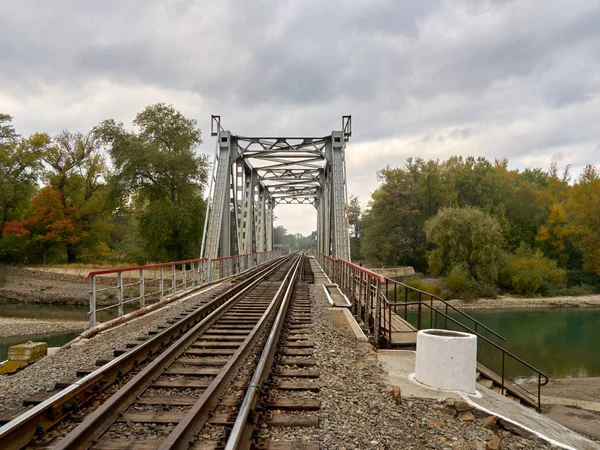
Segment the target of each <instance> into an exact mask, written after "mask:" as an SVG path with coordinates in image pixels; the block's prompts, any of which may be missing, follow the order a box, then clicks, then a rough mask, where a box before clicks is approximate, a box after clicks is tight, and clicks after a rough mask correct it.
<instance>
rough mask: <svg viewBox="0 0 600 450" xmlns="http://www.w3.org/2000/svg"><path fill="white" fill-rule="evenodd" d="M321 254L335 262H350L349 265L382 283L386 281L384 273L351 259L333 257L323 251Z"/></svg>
mask: <svg viewBox="0 0 600 450" xmlns="http://www.w3.org/2000/svg"><path fill="white" fill-rule="evenodd" d="M319 255H321V256H324V257H325V258H327V259H330V260H331V261H333V262H336V261H342V262H343V263H345V264H348V265H349V266H352V267H354V268H355V269H357V270H359V271H361V272H363V273H364V274H366V275H369V276H370V277H373V278H376V279H377V280H379V281H381V282H382V283H383V282H385V277H384V276H383V275H380V274H378V273H375V272H373V271H372V270H369V269H365V268H364V267H360V266H357V265H356V264H354V263H351V262H350V261H346V260H345V259H341V258H333V257H332V256H328V255H326V254H324V253H321V252H319Z"/></svg>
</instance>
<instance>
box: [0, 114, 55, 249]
mask: <svg viewBox="0 0 600 450" xmlns="http://www.w3.org/2000/svg"><path fill="white" fill-rule="evenodd" d="M11 121H12V117H11V116H9V115H8V114H0V230H3V229H4V225H5V224H6V222H7V221H8V220H11V219H13V220H16V219H18V218H19V217H17V216H18V214H19V211H24V209H25V206H26V205H27V202H29V200H30V199H31V198H32V197H33V195H34V194H35V191H36V180H37V176H38V171H39V169H40V167H41V164H40V159H39V157H40V153H41V151H42V150H43V148H44V147H45V146H46V145H47V144H48V142H49V138H48V136H47V135H45V134H34V135H32V136H31V137H29V138H27V139H22V138H21V137H20V135H19V134H17V132H16V131H15V129H14V127H13V126H12V123H11ZM0 239H1V234H0Z"/></svg>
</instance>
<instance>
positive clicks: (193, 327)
mask: <svg viewBox="0 0 600 450" xmlns="http://www.w3.org/2000/svg"><path fill="white" fill-rule="evenodd" d="M301 262H302V258H300V257H298V256H296V257H291V258H288V259H287V260H280V261H278V262H277V263H275V264H272V265H271V266H270V267H268V268H266V269H261V270H260V271H259V272H258V273H257V274H256V275H254V276H252V277H248V278H247V279H245V280H243V281H242V282H241V283H239V285H236V286H234V287H233V288H232V289H230V290H228V291H227V292H226V293H224V294H222V295H220V296H218V297H217V298H215V299H213V300H211V301H209V302H208V303H206V304H205V305H203V306H201V307H200V308H198V309H197V310H196V311H194V312H191V313H190V314H189V316H187V317H184V318H181V319H180V320H179V321H177V322H176V323H175V324H173V325H172V326H171V327H169V328H167V329H165V330H162V331H160V332H158V333H157V334H156V335H154V336H153V337H151V338H149V339H148V340H147V341H146V342H144V343H143V344H140V345H139V346H137V347H136V348H133V349H131V350H130V351H128V352H126V353H124V354H122V355H121V356H119V357H117V358H116V359H115V360H113V361H111V362H109V363H107V364H106V365H105V366H104V367H103V368H101V369H99V370H97V371H95V372H93V373H90V374H89V375H87V376H85V377H84V378H83V379H81V380H79V381H78V382H77V383H76V384H72V385H70V386H68V387H67V388H66V389H65V390H63V391H62V392H61V393H59V394H56V395H55V396H53V397H51V398H50V399H48V400H46V401H44V402H42V403H40V404H39V405H37V406H36V407H34V408H33V409H32V410H30V411H28V412H27V413H25V414H24V415H22V416H20V417H19V418H17V419H15V420H13V421H11V422H10V423H8V424H6V425H5V426H3V427H2V428H0V448H3V449H4V448H6V449H12V448H22V447H24V446H27V445H28V444H30V442H31V441H32V438H35V439H34V441H33V443H34V444H33V446H34V447H35V448H43V447H46V448H58V449H67V448H77V449H79V448H96V449H127V448H136V449H150V448H152V449H154V448H197V449H198V448H201V449H208V448H224V447H225V448H251V447H254V448H266V447H262V446H263V445H265V439H264V435H265V433H266V432H267V431H268V430H267V429H268V427H271V426H281V425H285V424H286V423H287V424H288V425H291V426H310V425H315V424H316V418H315V417H314V416H309V417H308V418H304V419H299V417H301V415H302V414H303V411H305V410H310V409H315V408H318V401H314V400H313V401H306V400H301V401H294V400H289V399H288V400H286V399H274V398H273V395H272V394H269V392H270V391H269V389H268V387H271V388H275V390H276V391H287V390H290V391H293V390H295V391H297V390H303V389H306V388H308V390H315V385H314V383H312V384H311V385H310V386H307V385H306V382H304V381H297V380H304V379H305V378H306V377H309V376H310V377H314V376H316V372H315V371H312V372H311V371H307V370H304V369H286V368H284V366H283V365H285V364H287V365H289V364H290V363H293V361H287V362H286V361H283V360H278V359H276V357H277V358H278V356H277V355H276V351H277V344H278V343H279V340H280V338H281V336H282V330H283V332H284V334H285V333H287V334H289V333H292V336H291V337H289V338H287V339H291V341H290V342H288V343H289V344H290V345H285V346H284V347H282V350H281V351H282V352H283V353H286V352H287V353H288V356H289V354H292V355H293V354H294V350H295V351H296V352H298V351H304V352H306V349H307V348H308V346H309V343H307V342H302V341H306V336H302V335H301V334H298V332H302V333H306V332H308V331H309V330H308V329H307V328H306V325H307V324H308V323H309V320H310V317H309V316H310V314H309V311H310V299H308V288H307V286H306V285H305V284H304V283H296V281H297V279H298V278H299V277H301V276H302V274H303V272H304V270H305V267H306V266H305V265H302V264H301ZM307 275H308V274H307ZM299 290H301V291H302V292H300V291H299ZM292 294H294V295H292ZM292 297H296V303H294V305H293V306H292V307H291V309H290V304H292ZM288 310H289V311H290V314H288ZM286 319H287V320H286ZM298 327H299V328H298ZM293 334H295V335H296V337H293ZM169 343H171V345H170V346H168V347H167V345H168V344H169ZM286 349H287V350H286ZM157 355H158V356H157ZM304 359H309V358H304ZM146 362H149V363H148V364H147V365H146V366H145V367H143V368H140V366H141V365H142V364H143V363H146ZM274 363H275V365H274ZM309 363H310V362H309V361H302V362H299V364H300V365H302V364H309ZM273 369H275V370H273ZM286 370H287V372H286ZM309 372H310V373H309ZM125 374H127V375H125ZM278 377H279V378H281V377H287V379H289V380H292V381H284V382H278V379H277V378H278ZM303 383H304V384H303ZM110 385H112V386H113V388H112V391H116V392H114V394H113V395H111V396H110V397H108V399H107V400H106V401H104V402H103V403H102V404H101V405H100V406H97V405H93V407H92V408H90V409H94V408H95V409H94V410H93V412H91V413H90V414H88V415H87V416H85V417H82V414H81V411H82V407H83V406H84V405H86V404H88V403H90V402H91V401H92V400H94V401H95V402H96V403H99V399H102V400H103V398H102V397H103V395H104V397H107V395H106V392H108V391H109V390H110V389H106V386H110ZM115 386H117V387H119V389H118V390H117V389H116V388H115ZM265 387H266V388H265ZM92 403H93V402H92ZM282 409H283V410H292V411H294V412H295V414H294V415H290V414H277V415H276V417H275V416H273V414H272V413H273V411H276V412H281V410H282ZM238 413H239V415H238ZM241 417H243V418H242V419H240V418H241ZM273 417H275V419H274V418H273ZM294 417H296V418H294ZM64 419H67V421H68V420H71V425H70V426H62V424H61V426H55V425H56V424H58V423H60V422H61V420H64ZM78 421H80V422H81V423H79V424H78V425H77V422H78ZM259 424H260V425H262V427H263V428H260V429H259V428H256V427H255V425H259ZM263 424H264V425H263ZM75 425H76V426H75ZM53 430H54V431H53ZM56 430H58V431H56ZM259 430H260V431H261V432H262V433H258V431H259ZM260 434H262V435H263V436H262V437H261V436H260ZM269 434H270V435H272V433H269ZM228 442H234V444H228ZM231 445H234V446H231ZM259 445H260V446H261V447H258V446H259ZM226 446H228V447H226ZM271 447H273V446H269V448H271ZM273 448H293V447H290V446H284V447H281V446H279V447H277V446H276V445H275V446H274V447H273ZM307 448H310V447H307Z"/></svg>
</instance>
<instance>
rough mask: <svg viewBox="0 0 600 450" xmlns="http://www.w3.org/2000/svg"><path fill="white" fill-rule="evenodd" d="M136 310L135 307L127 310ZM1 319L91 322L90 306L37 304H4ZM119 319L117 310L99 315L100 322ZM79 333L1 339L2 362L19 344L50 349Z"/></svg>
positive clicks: (0, 310) (0, 308)
mask: <svg viewBox="0 0 600 450" xmlns="http://www.w3.org/2000/svg"><path fill="white" fill-rule="evenodd" d="M125 306H126V308H125V309H126V312H127V311H128V310H130V309H135V308H134V307H133V306H130V307H129V308H127V305H125ZM0 317H22V318H28V319H44V320H72V321H87V320H89V315H88V306H85V305H52V304H45V303H44V304H37V303H2V304H0ZM115 317H117V309H116V308H112V309H109V310H106V311H100V312H99V313H98V320H99V321H107V320H110V319H114V318H115ZM78 334H79V333H73V332H70V333H53V334H50V335H48V334H23V335H20V336H11V337H0V362H2V361H4V360H5V359H6V358H7V357H8V349H9V348H10V347H11V346H13V345H17V344H22V343H23V342H27V341H30V340H34V341H42V342H47V343H48V347H60V346H62V345H64V344H66V343H67V342H69V341H71V340H73V339H74V338H75V337H76V336H77V335H78Z"/></svg>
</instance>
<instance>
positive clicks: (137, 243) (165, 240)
mask: <svg viewBox="0 0 600 450" xmlns="http://www.w3.org/2000/svg"><path fill="white" fill-rule="evenodd" d="M133 125H134V126H135V131H129V130H128V129H126V128H125V127H124V125H123V124H122V123H117V122H115V121H114V120H105V121H104V122H102V123H100V124H98V125H97V126H96V127H94V128H93V129H92V130H91V131H89V132H86V133H82V132H70V131H63V132H62V133H59V134H58V135H56V136H49V135H48V134H46V133H35V134H33V135H31V136H29V137H23V136H21V135H19V134H18V132H17V131H16V130H15V128H14V126H13V125H12V117H11V116H9V115H7V114H0V230H1V231H2V233H1V235H0V262H7V263H30V264H31V263H42V262H44V263H45V262H46V261H52V262H55V263H61V262H76V261H77V262H90V261H92V262H98V261H102V260H107V261H110V262H113V263H114V262H117V261H123V262H131V261H135V262H140V263H141V262H145V261H148V260H154V261H166V260H182V259H188V258H196V257H198V256H199V254H200V243H201V238H202V224H203V221H204V212H205V201H204V199H203V189H204V187H205V185H206V181H207V178H208V169H209V161H208V160H207V158H206V157H205V156H203V155H199V154H198V153H197V152H196V149H197V147H198V146H199V144H200V143H201V142H202V141H201V133H200V130H199V129H198V126H197V123H196V121H194V120H192V119H189V118H186V117H184V116H183V115H182V114H181V113H179V112H178V111H176V110H175V109H174V108H173V107H172V106H168V105H164V104H156V105H152V106H149V107H147V108H146V109H145V110H144V111H142V112H141V113H139V114H138V115H137V116H136V118H135V120H134V121H133Z"/></svg>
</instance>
